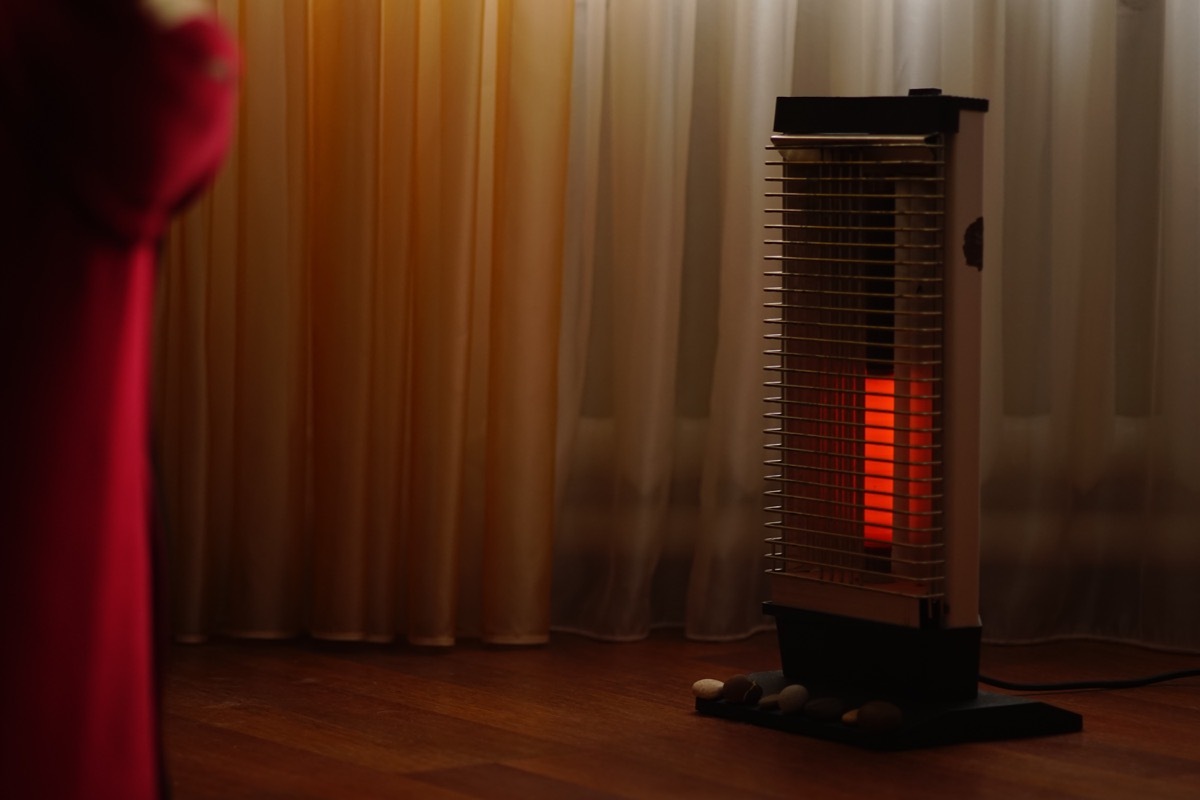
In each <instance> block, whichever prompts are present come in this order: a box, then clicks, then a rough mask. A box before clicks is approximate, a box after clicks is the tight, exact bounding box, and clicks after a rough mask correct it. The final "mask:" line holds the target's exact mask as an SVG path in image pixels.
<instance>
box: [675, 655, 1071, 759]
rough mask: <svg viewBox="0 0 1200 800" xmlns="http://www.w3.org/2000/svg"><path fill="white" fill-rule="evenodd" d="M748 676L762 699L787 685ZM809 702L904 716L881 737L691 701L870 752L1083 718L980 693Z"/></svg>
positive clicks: (1062, 725)
mask: <svg viewBox="0 0 1200 800" xmlns="http://www.w3.org/2000/svg"><path fill="white" fill-rule="evenodd" d="M749 677H750V678H751V679H752V680H754V681H755V682H757V683H758V684H759V685H760V686H762V688H763V693H764V694H772V693H774V692H778V691H779V690H780V689H782V688H783V687H784V686H786V685H787V684H788V683H790V681H789V680H788V679H787V678H786V677H785V676H784V674H783V672H782V671H778V670H777V671H774V672H756V673H752V674H750V675H749ZM808 688H809V690H810V692H811V693H812V697H814V698H816V697H835V696H836V697H837V698H838V699H839V700H841V701H842V703H843V704H844V706H845V707H846V708H847V709H850V708H856V707H857V706H859V705H861V704H862V703H864V702H866V701H869V700H878V699H887V700H890V701H891V702H893V703H895V704H896V705H897V706H899V707H900V709H901V711H903V714H904V721H903V723H902V724H901V726H900V727H899V728H898V729H896V730H893V731H889V732H887V733H873V732H869V731H864V730H862V729H860V728H857V727H854V726H851V725H846V724H844V723H842V722H840V721H835V722H822V721H819V720H816V719H812V718H810V717H808V716H806V715H805V714H804V713H803V712H802V713H799V714H783V713H781V712H780V711H778V710H761V709H759V708H757V707H755V706H749V705H739V704H735V703H728V702H726V701H724V700H696V710H697V711H698V712H700V713H701V714H705V715H708V716H713V717H722V718H724V719H731V720H736V721H738V722H748V723H750V724H752V725H758V726H761V727H764V728H774V729H775V730H781V731H787V732H789V733H799V734H802V735H805V736H812V737H815V738H819V739H828V740H831V741H835V742H843V743H845V744H853V745H858V746H860V747H866V748H870V749H873V750H911V749H916V748H921V747H936V746H940V745H948V744H959V743H963V742H981V741H994V740H999V739H1019V738H1025V737H1029V736H1049V735H1052V734H1059V733H1076V732H1078V731H1081V730H1083V717H1082V716H1080V715H1079V714H1076V713H1074V712H1073V711H1066V710H1065V709H1061V708H1058V707H1056V706H1052V705H1049V704H1047V703H1042V702H1040V701H1037V700H1030V699H1029V698H1026V697H1012V696H1010V695H1003V694H992V693H988V692H980V693H979V694H978V695H977V696H975V697H974V698H971V699H968V700H953V701H930V700H912V699H896V698H879V697H865V696H864V697H855V696H851V695H849V694H846V693H845V691H844V690H843V692H842V693H841V694H839V695H832V694H830V693H828V692H823V691H822V690H821V688H820V687H814V686H810V687H808Z"/></svg>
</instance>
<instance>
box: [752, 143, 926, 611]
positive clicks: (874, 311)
mask: <svg viewBox="0 0 1200 800" xmlns="http://www.w3.org/2000/svg"><path fill="white" fill-rule="evenodd" d="M772 141H773V143H774V146H773V147H772V148H771V149H772V150H773V151H775V152H776V153H777V154H778V160H770V161H768V162H767V163H768V166H769V167H772V168H774V169H775V173H776V174H775V176H774V177H772V178H770V179H769V180H771V181H772V182H773V183H774V184H775V186H774V187H772V188H776V187H777V188H778V191H771V192H769V193H768V195H767V196H768V198H771V199H772V201H773V203H774V204H775V206H776V207H774V208H769V209H768V211H769V212H771V214H772V215H773V217H774V219H773V220H772V224H769V225H768V226H767V228H768V230H769V231H770V233H769V234H768V235H769V236H770V237H773V238H769V239H768V244H769V245H771V246H773V251H772V252H773V254H772V255H770V256H768V258H769V259H770V261H771V262H773V263H774V264H775V265H777V266H778V269H773V270H771V271H769V272H768V275H769V276H770V277H772V278H774V279H775V285H774V286H772V287H771V288H769V289H768V291H769V292H770V293H772V295H773V299H774V300H775V301H774V302H770V303H768V304H767V307H768V308H769V309H771V310H772V312H773V313H774V315H775V316H774V317H773V318H772V319H770V320H768V321H769V322H770V323H772V324H773V332H772V333H771V335H770V336H768V339H769V341H770V347H771V349H769V350H768V351H767V352H768V354H769V355H771V356H773V357H774V358H773V359H772V360H773V364H772V365H771V366H770V367H769V370H770V371H771V373H772V378H774V379H773V380H771V381H770V382H769V383H768V384H767V385H768V387H770V388H771V389H772V390H773V396H771V397H769V398H768V400H769V401H770V402H771V403H774V404H776V406H777V410H776V411H775V412H774V413H771V414H768V417H769V418H770V419H771V420H772V427H770V428H769V430H768V433H769V434H770V435H771V438H772V444H771V445H770V446H769V448H770V450H771V454H770V456H771V457H770V460H769V461H768V462H767V463H768V464H769V465H770V466H771V467H773V468H774V469H773V470H772V473H773V474H772V475H771V480H772V482H773V484H774V488H773V489H771V490H770V491H769V492H768V507H769V510H770V511H772V512H774V515H775V519H774V520H773V521H772V522H770V523H769V527H770V528H771V533H772V535H771V536H770V537H769V538H768V539H767V541H768V543H769V544H770V552H769V553H768V558H769V559H770V564H771V575H772V583H773V585H772V596H773V598H774V599H775V600H776V601H780V600H782V601H784V602H787V599H788V597H789V596H792V595H795V596H798V597H803V598H804V600H805V602H804V603H803V604H805V605H809V606H811V605H812V604H811V602H809V601H811V599H812V597H813V593H814V591H818V590H819V588H820V587H837V589H836V590H835V591H836V592H840V593H842V595H843V596H844V595H845V594H846V592H847V591H848V590H849V591H851V592H853V593H860V594H861V593H868V594H870V595H872V596H877V595H884V596H891V597H893V598H894V596H896V595H900V596H902V597H906V598H912V600H913V601H914V602H915V603H917V604H918V607H919V609H920V610H919V612H918V613H919V614H920V616H922V617H925V618H928V617H930V616H933V615H936V614H937V607H938V604H939V601H940V598H942V597H943V596H944V593H945V586H944V585H945V555H944V548H945V539H944V535H943V513H942V512H943V502H942V500H943V494H942V477H943V475H942V465H943V458H942V438H943V437H942V434H943V425H942V399H943V397H944V393H943V390H942V385H943V383H942V382H943V339H944V337H943V333H944V330H943V324H944V318H945V315H944V302H943V301H944V295H945V291H944V285H943V276H944V272H945V270H944V265H943V261H944V247H945V241H944V238H945V237H944V229H945V224H944V217H945V214H946V209H945V196H946V158H945V150H946V145H945V142H944V140H943V137H942V135H941V134H937V135H930V136H925V135H886V136H872V135H839V136H818V135H812V136H792V135H780V136H775V137H773V139H772ZM776 220H777V221H776ZM869 602H871V601H870V600H869V599H868V603H869ZM797 604H801V603H799V602H798V603H797ZM902 616H904V618H905V619H910V618H911V616H912V615H911V614H908V613H907V612H903V613H902Z"/></svg>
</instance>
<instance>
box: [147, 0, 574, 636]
mask: <svg viewBox="0 0 1200 800" xmlns="http://www.w3.org/2000/svg"><path fill="white" fill-rule="evenodd" d="M218 6H219V10H220V12H221V14H222V16H223V17H224V18H225V19H226V20H227V21H228V22H229V24H230V25H231V26H233V27H234V28H235V29H236V30H237V32H238V34H239V36H240V38H241V41H242V43H243V47H244V53H245V61H246V70H245V72H246V80H245V86H244V100H243V107H242V115H241V125H240V129H239V136H238V142H237V146H236V148H235V152H234V153H233V157H232V159H231V163H230V166H229V169H228V170H227V171H226V173H225V174H224V176H223V177H222V178H221V181H220V183H219V185H218V186H217V187H216V188H215V190H214V192H213V193H212V195H211V197H210V198H208V199H207V200H206V202H204V203H203V204H201V205H200V206H199V207H198V208H197V209H196V210H195V211H194V212H191V213H189V215H188V216H187V218H186V219H185V220H183V221H182V223H181V224H180V225H178V226H177V227H176V229H175V231H174V232H173V234H172V236H171V239H170V241H169V242H168V243H167V247H166V265H165V276H164V282H163V295H162V296H163V305H162V309H163V316H162V321H161V323H162V324H161V335H160V342H159V357H158V376H159V391H158V409H159V422H158V429H157V438H158V441H159V442H160V448H161V453H162V458H161V465H162V466H161V472H162V474H163V477H164V489H165V492H164V493H165V495H166V497H167V511H168V515H167V516H168V519H169V533H170V537H169V540H170V548H171V552H170V556H171V562H172V564H173V565H174V569H173V574H172V588H173V596H174V599H175V613H174V626H175V629H176V632H177V634H178V635H180V636H183V637H185V638H187V637H198V636H203V635H204V634H206V633H209V632H214V631H216V632H230V633H235V634H241V635H256V636H280V635H290V634H294V633H297V632H302V631H310V632H311V633H313V634H314V635H317V636H322V637H329V638H346V639H363V638H365V639H389V638H392V637H394V636H396V635H402V636H407V637H408V638H409V639H410V640H412V641H415V642H421V643H431V644H448V643H451V642H452V641H453V640H454V638H455V636H456V635H458V634H460V633H478V634H482V635H483V636H484V637H485V638H486V639H488V640H490V641H493V642H500V643H521V642H536V641H542V640H544V639H545V637H546V635H547V632H548V625H549V614H548V596H549V587H550V553H551V542H552V526H553V500H554V473H553V448H554V440H555V433H554V427H555V411H554V409H555V407H556V385H555V375H556V370H555V364H556V359H557V352H558V334H557V330H558V314H559V294H560V292H559V284H560V260H561V259H560V255H561V250H562V233H561V231H562V228H563V194H564V190H565V177H566V155H567V125H568V120H569V89H570V74H571V67H570V65H571V36H570V32H571V29H572V27H571V26H572V9H571V7H570V4H566V3H542V2H537V0H492V1H489V2H477V0H458V1H448V0H424V1H423V2H415V1H414V2H400V0H375V1H374V2H355V3H346V2H336V1H335V0H313V2H308V3H301V2H290V0H274V1H272V0H252V1H246V0H243V2H232V1H231V0H223V1H222V2H219V3H218Z"/></svg>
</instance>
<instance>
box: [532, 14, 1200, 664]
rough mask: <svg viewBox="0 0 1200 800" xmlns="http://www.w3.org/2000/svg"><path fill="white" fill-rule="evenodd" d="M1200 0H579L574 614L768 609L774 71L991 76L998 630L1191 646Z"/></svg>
mask: <svg viewBox="0 0 1200 800" xmlns="http://www.w3.org/2000/svg"><path fill="white" fill-rule="evenodd" d="M1196 41H1200V5H1198V4H1195V3H1192V2H1189V1H1188V0H1124V1H1123V2H1122V1H1120V0H1063V1H1062V2H1054V3H1046V2H1040V0H1008V1H1007V2H1006V1H1005V0H974V1H973V2H972V1H969V0H836V2H835V1H834V0H799V1H798V2H785V1H784V0H779V1H778V2H776V1H773V0H753V1H743V2H703V1H699V2H698V1H697V0H663V1H662V2H654V3H644V2H638V1H637V0H607V1H605V0H578V2H577V5H576V49H575V75H574V86H575V92H574V100H573V102H574V109H573V118H572V142H571V148H572V165H571V178H570V180H571V189H570V192H569V195H568V198H569V199H568V203H569V210H568V220H569V222H568V230H567V237H566V239H567V246H566V274H565V284H564V285H565V288H564V320H565V324H564V333H563V346H562V350H561V364H560V366H561V386H562V391H561V396H560V426H559V430H560V434H559V440H560V441H559V487H560V500H559V504H560V510H559V522H558V531H557V545H556V564H555V570H556V577H555V604H554V609H555V610H554V621H555V624H556V625H557V626H559V627H560V628H569V629H581V630H586V631H588V632H590V633H593V634H599V635H604V636H610V637H613V638H636V637H638V636H641V635H644V634H645V632H646V631H647V630H648V629H649V628H650V627H651V626H653V625H655V624H660V623H680V622H682V623H684V624H685V625H686V629H687V631H688V632H689V634H690V635H692V636H696V637H706V638H719V637H729V636H737V635H741V634H744V633H746V632H747V631H749V630H752V629H753V628H754V627H755V626H757V625H759V624H761V621H762V620H761V617H760V616H759V613H758V602H759V601H760V600H761V599H763V598H764V597H765V591H764V590H763V587H762V584H761V583H760V580H761V570H762V564H761V562H760V560H759V553H760V551H761V550H762V549H763V547H762V545H761V544H760V542H761V538H762V530H761V527H760V525H761V516H760V512H759V511H758V508H759V506H760V505H761V501H760V497H759V491H760V487H761V483H760V481H761V476H762V467H761V466H760V462H761V451H760V447H761V444H762V439H761V435H760V434H759V432H758V431H759V429H760V428H761V427H762V425H761V420H760V416H761V413H762V411H763V407H762V401H761V398H762V395H763V390H762V388H761V384H762V380H763V378H762V375H761V373H760V371H759V370H760V366H761V361H760V357H759V353H760V351H761V350H762V346H761V340H760V338H759V337H760V336H761V334H762V333H763V330H762V328H761V322H760V320H761V318H762V316H763V313H762V308H761V303H762V297H761V295H760V291H761V286H762V282H761V279H760V277H759V275H760V273H761V272H762V262H761V257H762V254H763V251H762V249H761V246H760V244H759V242H760V240H761V239H762V231H761V223H762V214H761V211H760V209H761V207H762V205H763V203H762V200H761V195H762V192H763V183H762V176H763V173H764V170H763V169H762V168H761V166H760V164H761V162H762V161H763V158H764V153H763V151H762V147H763V146H764V145H765V144H766V142H767V137H768V134H769V132H770V127H771V117H772V106H773V101H774V97H775V96H776V95H780V94H813V95H864V94H903V93H905V92H907V90H908V89H910V88H912V87H918V86H940V87H941V88H942V89H943V90H944V91H946V92H947V93H952V94H963V95H972V96H982V97H987V98H989V99H990V100H991V111H990V112H989V114H988V117H987V163H986V165H985V179H986V193H987V196H986V200H985V207H986V208H985V210H986V218H987V245H986V248H987V249H986V255H985V261H986V265H987V268H986V269H985V270H984V275H985V278H986V285H985V292H986V296H985V304H986V307H985V313H984V319H983V325H984V332H985V335H984V340H985V346H984V352H983V354H982V358H983V359H984V373H985V380H984V387H983V388H984V404H983V419H984V439H983V470H984V476H985V480H984V486H983V499H984V529H983V536H984V542H983V545H984V558H983V564H982V577H983V614H984V625H985V635H987V636H989V637H992V638H999V639H1007V640H1014V639H1029V638H1038V637H1045V636H1055V635H1071V634H1083V635H1101V636H1113V637H1118V638H1124V639H1131V640H1138V641H1145V642H1150V643H1154V644H1159V645H1164V646H1176V647H1190V648H1200V581H1197V580H1195V575H1196V574H1197V572H1200V455H1198V452H1200V441H1197V439H1198V438H1200V426H1198V425H1197V424H1196V423H1195V421H1194V419H1193V410H1194V409H1195V408H1197V407H1200V377H1198V376H1197V372H1196V364H1195V363H1194V362H1195V361H1196V352H1195V351H1196V348H1197V347H1200V336H1198V334H1200V330H1198V323H1197V319H1200V315H1197V314H1196V313H1195V311H1194V309H1195V308H1196V307H1197V302H1198V301H1200V274H1198V266H1197V257H1196V254H1197V252H1200V248H1198V245H1200V242H1198V241H1197V238H1198V233H1197V231H1198V230H1200V194H1198V193H1200V189H1198V187H1200V120H1198V118H1197V115H1198V111H1197V109H1198V108H1200V63H1198V61H1197V55H1196V48H1195V42H1196Z"/></svg>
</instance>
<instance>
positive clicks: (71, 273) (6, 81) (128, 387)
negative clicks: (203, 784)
mask: <svg viewBox="0 0 1200 800" xmlns="http://www.w3.org/2000/svg"><path fill="white" fill-rule="evenodd" d="M236 57H237V54H236V51H235V49H234V46H233V44H232V42H231V41H230V40H229V39H228V38H227V36H226V35H225V33H224V32H223V31H222V30H221V29H220V28H219V27H218V26H217V25H216V24H215V22H214V21H213V20H212V18H211V16H210V12H208V10H207V9H206V8H205V4H203V3H201V2H199V0H0V797H11V798H21V799H22V800H29V798H43V797H45V798H55V800H59V799H61V798H75V797H87V798H121V800H133V799H135V798H145V797H155V796H158V795H159V794H160V792H161V791H162V790H163V786H164V785H165V784H164V782H163V780H162V776H161V774H160V769H159V760H160V759H159V731H158V719H157V708H156V702H157V701H156V691H155V687H156V675H155V668H154V652H153V651H154V647H153V641H152V638H153V637H152V629H153V621H152V620H153V616H154V614H153V608H152V606H153V600H152V595H153V592H152V568H151V556H150V553H151V543H150V525H149V523H148V518H149V516H150V513H149V511H150V471H149V468H148V460H149V459H148V444H147V443H148V438H149V437H148V408H147V405H148V397H147V395H148V374H147V372H148V367H149V344H150V334H151V317H152V313H151V306H152V300H153V284H154V274H155V260H156V249H157V241H158V239H159V238H160V236H161V235H162V233H163V230H164V227H165V225H166V224H167V222H168V220H169V218H170V216H171V214H172V212H173V211H175V210H177V209H178V208H179V206H180V205H181V204H182V203H183V202H185V201H186V199H187V198H189V197H191V196H192V195H194V194H195V193H196V192H197V191H198V190H199V189H200V188H201V187H202V186H203V185H204V183H205V182H206V181H207V180H208V179H210V177H211V176H212V175H213V173H214V171H215V170H216V168H217V166H218V164H219V162H220V160H221V157H222V155H223V153H224V151H225V149H226V146H227V141H228V138H229V134H230V128H231V121H232V117H233V112H234V105H235V104H234V99H235V81H234V71H235V68H236Z"/></svg>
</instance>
